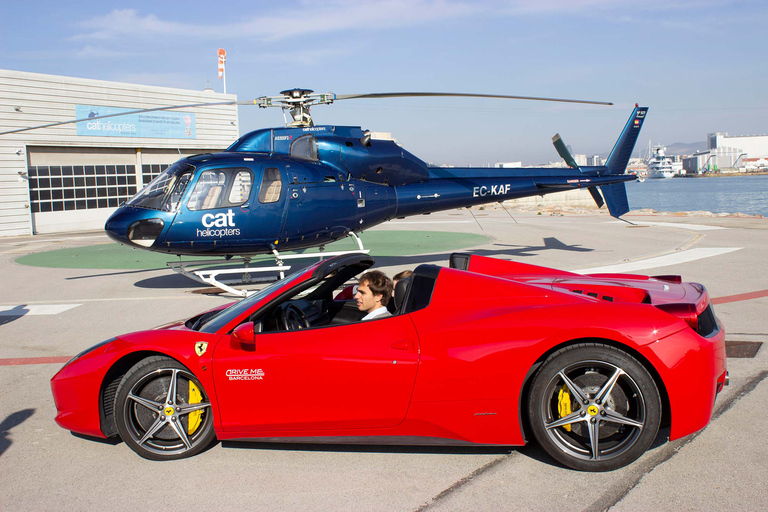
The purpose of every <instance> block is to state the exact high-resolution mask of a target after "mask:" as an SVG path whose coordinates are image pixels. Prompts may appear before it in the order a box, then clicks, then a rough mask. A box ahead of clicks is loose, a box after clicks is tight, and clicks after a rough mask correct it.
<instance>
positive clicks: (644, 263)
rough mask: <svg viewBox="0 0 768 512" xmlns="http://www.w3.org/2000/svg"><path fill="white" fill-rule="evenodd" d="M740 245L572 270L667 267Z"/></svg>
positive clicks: (593, 271)
mask: <svg viewBox="0 0 768 512" xmlns="http://www.w3.org/2000/svg"><path fill="white" fill-rule="evenodd" d="M739 249H742V248H741V247H700V248H697V249H690V250H687V251H680V252H676V253H674V254H667V255H666V256H657V257H655V258H648V259H645V260H640V261H629V262H627V263H617V264H616V265H606V266H604V267H594V268H583V269H581V270H574V271H573V272H575V273H577V274H605V273H613V272H634V271H636V270H645V269H649V268H657V267H667V266H669V265H677V264H680V263H688V262H689V261H696V260H700V259H702V258H709V257H711V256H720V255H721V254H728V253H729V252H733V251H738V250H739Z"/></svg>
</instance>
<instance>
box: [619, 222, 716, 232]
mask: <svg viewBox="0 0 768 512" xmlns="http://www.w3.org/2000/svg"><path fill="white" fill-rule="evenodd" d="M629 222H631V223H632V224H636V225H638V226H661V227H665V228H680V229H687V230H689V231H714V230H716V229H728V228H724V227H722V226H707V225H705V224H678V223H677V222H645V221H639V220H638V221H634V220H631V221H629ZM607 224H626V222H624V221H622V220H614V221H611V222H607Z"/></svg>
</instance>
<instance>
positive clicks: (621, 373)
mask: <svg viewBox="0 0 768 512" xmlns="http://www.w3.org/2000/svg"><path fill="white" fill-rule="evenodd" d="M373 263H374V260H373V258H371V257H370V256H367V255H362V254H354V255H346V256H338V257H335V258H332V259H328V260H325V261H323V262H320V263H317V264H315V265H313V266H311V267H308V268H306V269H304V270H301V271H299V272H297V273H295V274H293V275H292V276H289V277H287V278H286V279H283V280H281V281H278V282H275V283H273V284H271V285H270V286H268V287H266V288H265V289H263V290H261V291H260V292H258V293H256V294H254V295H252V296H250V297H248V298H246V299H243V300H241V301H239V302H236V303H234V304H232V305H230V306H228V307H222V308H219V309H216V310H213V311H208V312H206V313H203V314H201V315H198V316H195V317H193V318H190V319H189V320H187V321H185V322H178V323H173V324H169V325H165V326H162V327H159V328H156V329H152V330H149V331H142V332H136V333H131V334H125V335H121V336H118V337H116V338H112V339H110V340H107V341H104V342H102V343H99V344H97V345H95V346H93V347H91V348H89V349H87V350H85V351H84V352H82V353H81V354H79V355H78V356H76V357H75V358H74V359H72V360H71V361H70V362H69V363H67V364H66V365H65V366H64V367H63V368H62V369H61V370H60V371H59V372H58V373H57V374H56V375H55V376H54V377H53V379H52V380H51V387H52V389H53V396H54V399H55V402H56V407H57V409H58V415H57V416H56V421H57V423H58V424H59V425H60V426H61V427H63V428H65V429H68V430H71V431H73V432H76V433H79V434H84V435H87V436H95V437H100V438H107V437H113V436H120V438H122V440H123V441H125V443H126V444H127V445H128V446H129V447H130V448H131V449H132V450H134V451H135V452H136V453H138V454H139V455H141V456H142V457H145V458H147V459H153V460H168V459H179V458H183V457H189V456H191V455H194V454H196V453H198V452H200V451H202V450H204V449H205V448H206V447H208V446H209V445H210V444H211V443H212V442H213V441H214V439H215V438H218V439H220V440H229V439H239V440H246V439H247V440H252V441H259V440H261V441H270V442H275V441H289V442H320V443H358V444H360V443H364V444H398V445H408V444H439V445H463V444H474V445H523V444H525V443H526V441H527V440H529V439H532V438H533V439H535V440H536V441H538V442H539V443H540V444H541V446H542V447H543V448H544V449H545V450H546V451H547V452H548V453H549V454H550V455H551V456H552V457H553V458H554V459H556V460H557V461H559V462H560V463H562V464H564V465H565V466H568V467H571V468H574V469H578V470H585V471H610V470H613V469H616V468H619V467H622V466H624V465H626V464H629V463H630V462H632V461H634V460H635V459H637V458H638V457H639V456H640V455H641V454H643V452H645V450H647V449H648V447H649V446H650V445H651V443H652V442H653V441H654V439H655V438H656V436H657V433H658V430H659V427H660V426H666V425H669V426H670V434H669V438H670V439H677V438H680V437H683V436H686V435H688V434H691V433H693V432H696V431H697V430H700V429H701V428H703V427H704V426H706V425H707V423H708V422H709V420H710V417H711V415H712V410H713V407H714V403H715V397H716V395H717V393H718V392H719V391H720V389H721V388H722V386H723V385H724V384H726V383H727V380H728V373H727V371H726V357H725V343H724V339H725V332H724V331H723V329H722V328H721V326H720V324H719V322H718V321H717V319H716V318H715V316H714V313H713V310H712V305H711V304H710V301H709V296H708V294H707V292H706V290H705V289H704V287H703V286H701V285H699V284H695V283H685V282H682V281H681V280H680V278H679V277H678V276H656V277H647V276H637V275H625V274H610V275H609V274H602V275H589V276H582V275H578V274H572V273H569V272H563V271H559V270H553V269H549V268H545V267H538V266H533V265H527V264H522V263H517V262H512V261H504V260H498V259H493V258H486V257H482V256H475V255H468V254H454V255H452V256H451V265H450V267H447V268H446V267H439V266H435V265H421V266H419V267H418V268H416V269H415V271H414V273H413V276H411V277H410V278H409V279H404V280H402V281H399V282H398V286H397V289H396V290H395V298H394V301H395V313H394V315H393V316H391V317H385V318H381V319H374V320H371V321H365V322H362V321H360V318H361V314H360V312H359V311H358V310H357V307H356V303H355V301H354V300H351V301H350V300H346V301H345V300H335V299H334V297H335V295H336V292H337V291H338V290H340V289H343V288H344V287H345V286H348V285H349V284H350V282H353V281H354V279H355V276H357V275H358V274H360V273H361V272H363V271H365V270H366V269H368V268H369V267H371V266H372V265H373Z"/></svg>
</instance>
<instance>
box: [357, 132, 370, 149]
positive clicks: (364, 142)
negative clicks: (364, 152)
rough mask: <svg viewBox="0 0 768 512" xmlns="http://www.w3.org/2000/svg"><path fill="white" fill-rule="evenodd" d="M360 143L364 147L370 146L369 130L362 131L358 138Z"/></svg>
mask: <svg viewBox="0 0 768 512" xmlns="http://www.w3.org/2000/svg"><path fill="white" fill-rule="evenodd" d="M360 144H362V145H363V146H365V147H370V146H371V132H369V131H368V130H365V132H364V133H363V136H362V137H361V138H360Z"/></svg>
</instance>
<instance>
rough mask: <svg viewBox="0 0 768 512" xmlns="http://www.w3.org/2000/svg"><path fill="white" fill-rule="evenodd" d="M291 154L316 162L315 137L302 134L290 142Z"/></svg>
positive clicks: (294, 156)
mask: <svg viewBox="0 0 768 512" xmlns="http://www.w3.org/2000/svg"><path fill="white" fill-rule="evenodd" d="M291 156H292V157H293V158H299V159H301V160H311V161H313V162H317V139H315V137H313V136H312V135H302V136H301V137H299V138H298V139H296V140H295V141H293V143H292V144H291Z"/></svg>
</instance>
